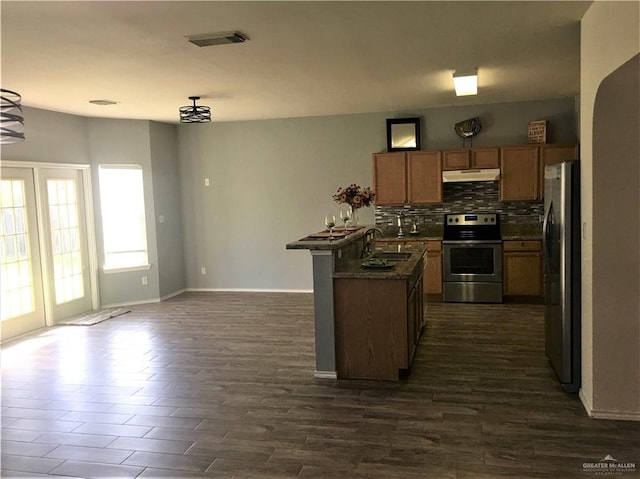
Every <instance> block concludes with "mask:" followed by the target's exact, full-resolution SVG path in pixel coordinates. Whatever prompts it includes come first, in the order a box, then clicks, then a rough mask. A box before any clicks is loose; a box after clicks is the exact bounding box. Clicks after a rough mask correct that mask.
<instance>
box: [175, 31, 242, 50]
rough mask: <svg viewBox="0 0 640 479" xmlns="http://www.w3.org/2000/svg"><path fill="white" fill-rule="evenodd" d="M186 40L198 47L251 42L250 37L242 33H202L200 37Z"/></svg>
mask: <svg viewBox="0 0 640 479" xmlns="http://www.w3.org/2000/svg"><path fill="white" fill-rule="evenodd" d="M186 38H187V40H189V41H190V42H191V43H193V44H194V45H198V46H199V47H209V46H212V45H225V44H227V43H242V42H244V41H247V40H249V37H247V36H246V35H245V34H243V33H240V32H225V33H202V34H200V35H189V36H188V37H186Z"/></svg>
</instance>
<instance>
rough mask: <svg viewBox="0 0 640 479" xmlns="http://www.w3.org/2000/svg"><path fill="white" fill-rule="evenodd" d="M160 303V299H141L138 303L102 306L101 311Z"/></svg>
mask: <svg viewBox="0 0 640 479" xmlns="http://www.w3.org/2000/svg"><path fill="white" fill-rule="evenodd" d="M159 302H160V298H149V299H140V300H138V301H125V302H123V303H111V304H102V305H100V309H106V308H122V307H124V306H136V305H138V304H149V303H159Z"/></svg>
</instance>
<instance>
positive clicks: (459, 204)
mask: <svg viewBox="0 0 640 479" xmlns="http://www.w3.org/2000/svg"><path fill="white" fill-rule="evenodd" d="M442 187H443V190H442V200H443V202H442V204H434V205H404V206H376V209H375V221H376V225H379V226H387V225H394V224H395V222H396V216H397V215H398V214H399V213H401V212H402V213H403V214H404V215H405V224H410V223H412V222H413V221H415V222H416V224H417V225H423V224H427V225H440V224H442V223H443V222H444V215H445V213H467V212H474V213H499V214H500V222H501V223H502V224H525V223H527V224H531V223H539V222H540V217H541V215H543V213H544V204H543V202H542V201H539V202H527V201H505V202H502V201H500V199H499V198H500V190H499V182H498V181H478V182H462V183H444V184H443V185H442Z"/></svg>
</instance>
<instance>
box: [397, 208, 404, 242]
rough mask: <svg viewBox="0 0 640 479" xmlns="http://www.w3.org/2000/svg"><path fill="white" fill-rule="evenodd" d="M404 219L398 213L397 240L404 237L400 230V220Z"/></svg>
mask: <svg viewBox="0 0 640 479" xmlns="http://www.w3.org/2000/svg"><path fill="white" fill-rule="evenodd" d="M403 219H404V215H403V214H402V213H400V214H399V215H398V238H402V237H403V236H404V231H403V230H402V220H403Z"/></svg>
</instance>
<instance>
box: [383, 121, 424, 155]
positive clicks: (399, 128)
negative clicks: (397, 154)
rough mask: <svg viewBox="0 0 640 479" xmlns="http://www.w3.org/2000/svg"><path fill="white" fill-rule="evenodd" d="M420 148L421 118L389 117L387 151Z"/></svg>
mask: <svg viewBox="0 0 640 479" xmlns="http://www.w3.org/2000/svg"><path fill="white" fill-rule="evenodd" d="M419 149H420V118H388V119H387V151H410V150H419Z"/></svg>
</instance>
